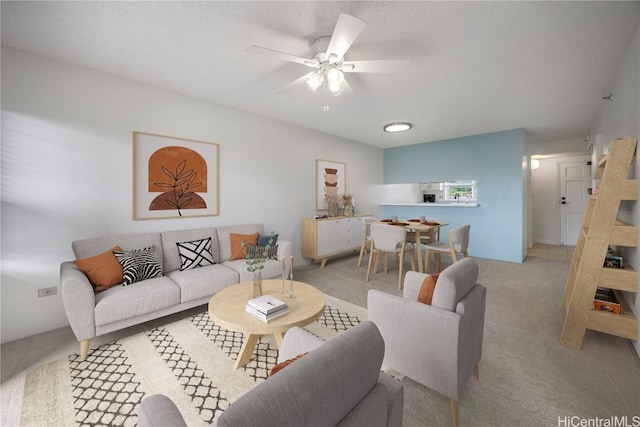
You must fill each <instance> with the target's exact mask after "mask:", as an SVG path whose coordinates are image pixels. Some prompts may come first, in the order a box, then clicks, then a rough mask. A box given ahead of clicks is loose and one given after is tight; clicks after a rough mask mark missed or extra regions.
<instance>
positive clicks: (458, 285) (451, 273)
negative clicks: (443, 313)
mask: <svg viewBox="0 0 640 427" xmlns="http://www.w3.org/2000/svg"><path fill="white" fill-rule="evenodd" d="M477 279H478V265H477V264H476V263H475V262H473V260H472V259H471V258H463V259H461V260H460V261H458V262H455V263H453V264H452V265H450V266H449V267H447V268H445V269H444V270H443V271H442V273H440V276H439V277H438V286H436V289H435V291H434V292H433V300H432V301H431V305H432V306H434V307H438V308H442V309H443V310H447V311H455V309H456V304H457V303H458V301H460V300H461V299H462V298H464V296H465V295H467V293H468V292H469V291H470V290H471V289H472V288H473V287H474V286H475V285H476V281H477Z"/></svg>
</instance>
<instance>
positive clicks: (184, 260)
mask: <svg viewBox="0 0 640 427" xmlns="http://www.w3.org/2000/svg"><path fill="white" fill-rule="evenodd" d="M176 246H177V247H178V254H179V255H180V270H191V269H193V268H198V267H205V266H207V265H213V264H214V262H213V255H212V254H211V237H207V238H206V239H200V240H193V241H191V242H179V243H176Z"/></svg>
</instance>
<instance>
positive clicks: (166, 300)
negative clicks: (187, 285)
mask: <svg viewBox="0 0 640 427" xmlns="http://www.w3.org/2000/svg"><path fill="white" fill-rule="evenodd" d="M178 304H180V287H179V286H178V285H177V284H176V283H175V282H174V281H173V280H171V279H169V278H168V277H164V276H163V277H157V278H155V279H149V280H144V281H142V282H139V283H136V284H135V285H133V286H114V287H112V288H109V289H107V290H106V291H104V292H100V293H99V294H96V308H95V321H96V326H103V325H108V324H109V323H113V322H117V321H119V320H125V319H130V318H132V317H136V316H140V315H143V314H147V313H152V312H154V311H158V310H162V309H163V308H167V307H171V306H174V305H178Z"/></svg>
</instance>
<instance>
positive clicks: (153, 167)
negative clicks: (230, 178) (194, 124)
mask: <svg viewBox="0 0 640 427" xmlns="http://www.w3.org/2000/svg"><path fill="white" fill-rule="evenodd" d="M219 164H220V161H219V146H218V144H215V143H212V142H204V141H196V140H192V139H185V138H176V137H172V136H164V135H155V134H152V133H145V132H137V131H134V132H133V219H134V220H144V219H163V218H185V217H198V216H216V215H218V214H219V175H220V173H219Z"/></svg>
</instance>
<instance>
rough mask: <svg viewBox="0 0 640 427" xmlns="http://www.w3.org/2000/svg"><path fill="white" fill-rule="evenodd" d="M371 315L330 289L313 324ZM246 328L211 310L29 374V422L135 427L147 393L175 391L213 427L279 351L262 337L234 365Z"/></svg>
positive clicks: (336, 328)
mask: <svg viewBox="0 0 640 427" xmlns="http://www.w3.org/2000/svg"><path fill="white" fill-rule="evenodd" d="M366 318H367V311H366V310H365V309H364V308H362V307H358V306H356V305H353V304H350V303H348V302H345V301H342V300H339V299H337V298H333V297H331V296H329V295H326V308H325V311H324V314H323V315H322V317H320V319H318V320H317V321H316V322H314V323H312V324H310V325H308V326H307V327H306V329H307V330H309V331H310V332H312V333H314V334H316V335H317V336H319V337H321V338H323V339H330V338H331V337H333V336H335V335H336V334H337V333H338V332H340V331H343V330H346V329H348V328H350V327H352V326H354V325H356V324H358V323H360V322H361V321H363V320H366ZM241 344H242V334H240V333H237V332H232V331H228V330H226V329H223V328H221V327H219V326H217V325H216V324H215V323H214V322H213V321H212V320H211V319H210V318H209V314H208V313H207V312H206V311H205V312H202V313H199V314H196V315H194V316H190V317H187V318H185V319H182V320H179V321H176V322H174V323H170V324H166V325H164V326H162V327H158V328H156V329H152V330H148V331H146V332H142V333H139V334H137V335H133V336H130V337H127V338H123V339H120V340H117V341H115V342H112V343H109V344H105V345H102V346H100V347H98V348H96V349H93V350H92V351H91V352H90V354H89V357H88V358H87V360H86V361H84V362H82V361H80V360H79V359H78V357H79V356H78V355H77V354H72V355H70V356H68V357H66V358H61V359H58V360H55V361H53V362H50V363H47V364H46V365H43V366H39V367H37V368H35V369H34V370H33V371H32V372H30V373H29V374H27V377H26V382H25V388H24V398H23V405H22V417H21V425H24V426H29V425H33V426H40V425H56V426H62V425H66V426H70V425H80V426H96V425H115V426H135V425H136V420H137V411H138V406H139V404H140V402H141V401H142V399H143V398H144V397H145V396H146V395H150V394H155V393H162V394H165V395H167V396H169V397H170V398H171V399H172V400H173V401H174V402H175V403H176V405H177V406H178V408H179V409H180V411H181V412H182V415H183V417H185V420H186V422H187V424H188V425H189V426H198V425H202V426H205V425H208V424H209V423H211V421H212V420H213V419H214V418H215V417H217V416H218V415H220V414H221V413H222V412H223V411H224V410H225V408H227V406H228V405H229V404H230V403H232V402H233V401H235V400H236V399H237V398H238V397H240V396H241V395H243V394H244V393H245V392H247V391H248V390H250V389H251V388H252V387H254V386H255V385H256V384H258V383H260V382H262V381H264V380H265V379H266V378H267V374H268V371H269V369H271V367H272V366H273V365H274V364H275V363H276V359H277V356H278V350H277V349H276V346H275V343H274V340H273V337H272V336H270V337H262V338H261V339H260V340H259V342H258V345H257V348H256V350H255V351H254V354H253V357H252V359H251V361H250V362H249V363H248V364H247V365H246V366H245V367H244V368H240V369H237V370H236V369H234V367H233V364H234V361H235V359H236V357H237V356H238V352H239V351H240V346H241Z"/></svg>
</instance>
